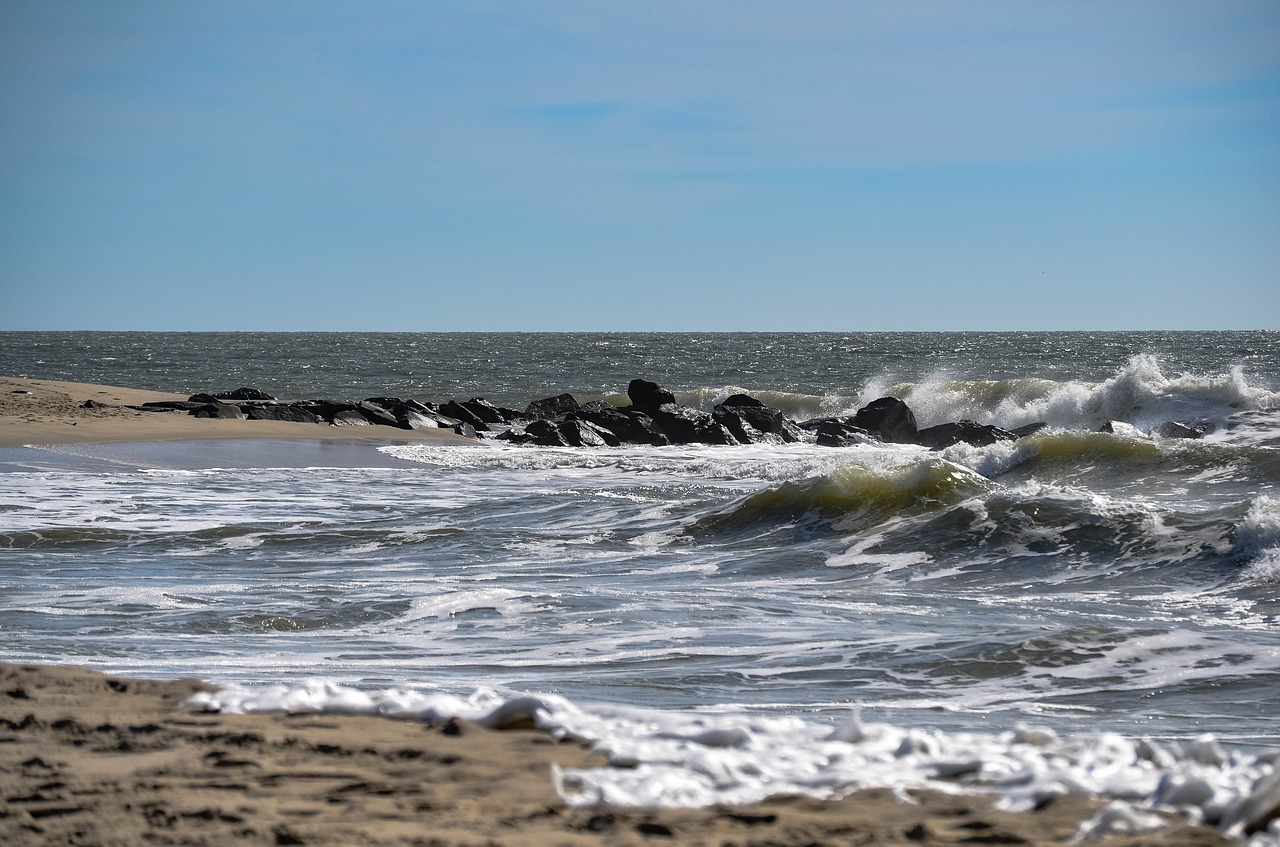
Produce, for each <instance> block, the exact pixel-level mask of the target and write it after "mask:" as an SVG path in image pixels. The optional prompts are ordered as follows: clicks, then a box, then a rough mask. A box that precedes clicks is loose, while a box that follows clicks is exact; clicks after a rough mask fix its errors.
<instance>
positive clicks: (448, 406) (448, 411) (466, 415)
mask: <svg viewBox="0 0 1280 847" xmlns="http://www.w3.org/2000/svg"><path fill="white" fill-rule="evenodd" d="M440 414H442V415H446V416H448V417H450V418H453V419H455V420H458V421H461V422H462V423H465V424H470V425H471V426H472V427H474V428H475V430H476V431H477V432H488V430H489V425H488V423H486V422H485V421H484V419H483V418H481V417H480V416H479V415H477V414H476V413H475V412H473V411H471V409H469V408H467V407H466V406H464V405H463V404H462V403H459V402H458V401H457V400H450V401H449V402H448V403H445V404H444V405H443V406H441V407H440Z"/></svg>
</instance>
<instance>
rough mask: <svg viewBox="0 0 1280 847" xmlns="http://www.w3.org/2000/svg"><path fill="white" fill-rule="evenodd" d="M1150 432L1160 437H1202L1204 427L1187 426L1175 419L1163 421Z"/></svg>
mask: <svg viewBox="0 0 1280 847" xmlns="http://www.w3.org/2000/svg"><path fill="white" fill-rule="evenodd" d="M1152 434H1153V435H1158V436H1160V437H1161V438H1204V434H1205V429H1203V428H1201V427H1198V426H1195V427H1192V426H1187V425H1186V424H1184V423H1178V422H1177V421H1165V422H1164V423H1162V424H1160V426H1158V427H1156V428H1155V431H1154V432H1153V433H1152Z"/></svg>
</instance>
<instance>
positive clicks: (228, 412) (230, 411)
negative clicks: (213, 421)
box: [187, 403, 245, 421]
mask: <svg viewBox="0 0 1280 847" xmlns="http://www.w3.org/2000/svg"><path fill="white" fill-rule="evenodd" d="M187 414H189V415H191V417H193V418H217V419H219V420H235V421H242V420H244V419H245V414H244V412H242V411H240V407H239V406H233V405H231V404H230V403H206V404H204V405H202V406H200V408H198V409H192V410H191V411H190V412H188V413H187Z"/></svg>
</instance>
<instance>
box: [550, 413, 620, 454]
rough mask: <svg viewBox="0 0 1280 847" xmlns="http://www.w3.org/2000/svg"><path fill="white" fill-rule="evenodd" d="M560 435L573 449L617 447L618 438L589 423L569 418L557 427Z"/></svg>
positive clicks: (618, 443)
mask: <svg viewBox="0 0 1280 847" xmlns="http://www.w3.org/2000/svg"><path fill="white" fill-rule="evenodd" d="M559 430H560V434H561V435H563V436H564V439H565V441H567V442H569V444H570V445H571V446H573V447H618V446H619V445H620V444H621V441H620V440H619V438H618V436H616V435H614V434H613V433H612V432H610V431H609V430H607V429H605V428H604V427H602V426H596V425H595V424H593V423H591V421H583V420H578V419H576V418H569V419H567V420H565V421H564V422H563V423H562V424H560V426H559Z"/></svg>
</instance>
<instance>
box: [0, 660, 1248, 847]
mask: <svg viewBox="0 0 1280 847" xmlns="http://www.w3.org/2000/svg"><path fill="white" fill-rule="evenodd" d="M200 690H207V686H205V685H204V684H203V683H200V682H198V681H195V680H180V681H173V682H155V681H144V680H136V679H121V678H117V677H110V676H104V675H102V674H100V673H97V672H96V671H90V670H85V669H82V668H74V667H45V666H17V665H7V664H0V844H5V845H13V847H19V845H46V844H47V845H53V844H77V845H79V844H84V845H90V844H100V845H137V844H189V845H199V844H207V845H211V847H212V845H217V846H218V847H222V846H223V845H228V844H263V845H279V844H306V845H360V847H364V845H384V844H386V845H421V846H422V847H426V846H427V845H432V846H433V847H445V845H477V847H478V845H511V846H512V847H517V845H535V846H536V845H547V846H548V847H549V845H642V844H643V845H709V846H710V845H715V847H728V845H736V847H750V845H759V847H764V845H772V846H773V847H800V845H843V844H850V845H852V844H884V845H958V844H969V845H973V844H1022V845H1027V844H1032V845H1042V844H1065V843H1069V842H1070V840H1071V838H1072V837H1073V836H1074V834H1075V833H1076V831H1077V828H1078V826H1079V823H1080V822H1081V821H1082V820H1085V819H1087V818H1088V817H1089V816H1090V815H1091V814H1092V813H1093V812H1094V810H1095V809H1096V808H1097V806H1098V804H1097V803H1096V802H1095V801H1091V800H1087V799H1084V798H1070V797H1067V798H1060V799H1058V800H1056V801H1054V802H1051V803H1049V804H1047V805H1046V806H1044V808H1042V809H1040V810H1038V811H1035V812H1027V813H1021V814H1018V813H1009V812H1000V811H996V810H993V809H992V808H991V805H990V803H989V801H988V800H987V799H986V798H983V797H975V796H960V797H954V796H948V795H941V794H920V795H918V796H916V797H914V800H915V802H914V803H909V804H904V803H900V802H897V801H895V800H894V799H893V797H892V796H891V795H890V793H889V792H888V791H884V790H876V791H865V792H860V793H858V794H854V795H852V796H850V797H847V798H845V799H843V800H839V801H827V802H823V801H817V800H810V799H796V798H791V799H783V800H778V801H775V802H771V803H766V804H760V805H756V806H750V807H739V808H712V809H685V810H631V811H605V810H591V809H579V810H571V809H568V808H566V807H565V806H564V804H563V803H562V802H561V801H560V799H559V798H558V797H557V795H556V794H555V791H554V789H553V788H552V782H551V777H550V770H551V764H552V763H553V762H554V763H558V764H559V765H561V766H563V767H591V766H599V765H600V764H601V762H600V761H599V759H598V757H596V756H594V755H593V754H592V753H591V752H590V751H589V750H587V749H584V748H582V747H580V746H578V745H576V744H573V743H558V742H556V741H554V740H553V739H551V738H549V737H547V736H546V735H543V734H540V733H537V732H534V731H532V730H528V729H519V728H516V729H510V730H505V731H494V730H487V729H482V728H480V727H477V726H475V725H474V724H469V723H466V722H463V721H451V722H449V723H446V724H436V725H431V724H426V723H421V722H416V721H406V720H391V719H387V718H377V717H356V716H344V715H333V714H270V715H263V714H257V715H222V714H210V713H205V712H198V711H193V710H191V709H190V708H184V707H183V706H182V703H183V701H184V700H185V699H186V698H187V697H189V696H190V695H191V694H193V693H194V692H196V691H200ZM1101 843H1103V844H1105V845H1112V847H1118V845H1132V847H1136V845H1183V847H1191V845H1203V846H1204V847H1208V845H1224V844H1227V843H1228V842H1226V841H1224V840H1223V839H1222V838H1221V837H1220V836H1219V835H1218V834H1217V833H1215V832H1213V831H1210V830H1206V829H1200V828H1193V827H1187V826H1184V825H1181V824H1172V825H1171V826H1170V828H1168V829H1165V830H1161V831H1159V832H1155V833H1148V834H1146V835H1143V836H1112V837H1109V838H1107V839H1105V840H1104V841H1103V842H1101Z"/></svg>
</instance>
